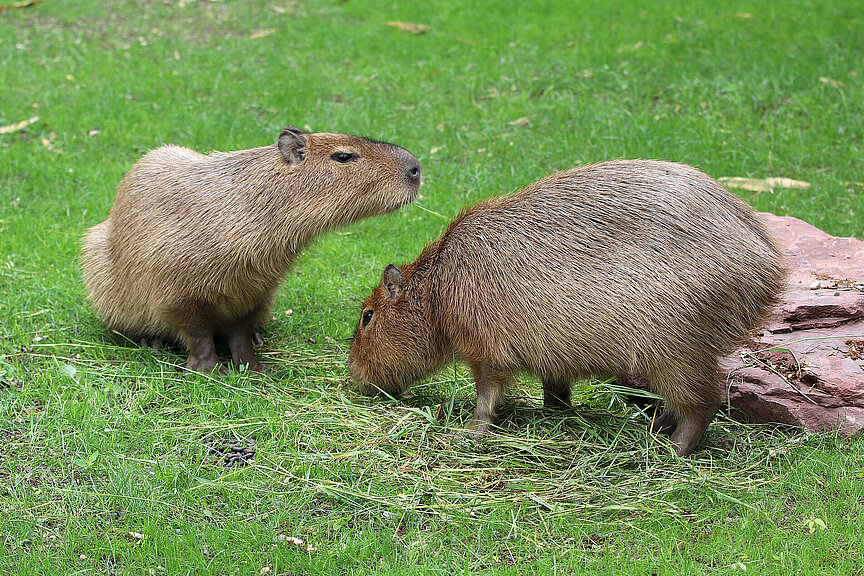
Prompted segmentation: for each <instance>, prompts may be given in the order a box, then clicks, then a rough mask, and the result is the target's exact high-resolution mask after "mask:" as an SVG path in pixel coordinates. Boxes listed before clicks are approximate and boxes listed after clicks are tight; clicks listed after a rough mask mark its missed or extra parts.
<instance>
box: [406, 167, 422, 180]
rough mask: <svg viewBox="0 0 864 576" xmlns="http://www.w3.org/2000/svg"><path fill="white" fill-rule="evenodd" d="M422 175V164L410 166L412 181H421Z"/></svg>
mask: <svg viewBox="0 0 864 576" xmlns="http://www.w3.org/2000/svg"><path fill="white" fill-rule="evenodd" d="M421 176H422V172H421V170H420V164H419V163H417V164H413V165H412V166H410V167H409V168H408V179H409V180H411V181H412V182H419V181H420V178H421Z"/></svg>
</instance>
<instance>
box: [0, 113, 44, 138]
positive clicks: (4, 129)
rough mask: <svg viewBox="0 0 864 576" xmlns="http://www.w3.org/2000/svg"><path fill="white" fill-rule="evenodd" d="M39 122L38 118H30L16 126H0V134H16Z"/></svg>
mask: <svg viewBox="0 0 864 576" xmlns="http://www.w3.org/2000/svg"><path fill="white" fill-rule="evenodd" d="M38 121H39V116H33V117H32V118H28V119H27V120H22V121H21V122H18V123H16V124H9V125H8V126H0V134H11V133H12V132H17V131H18V130H23V129H24V128H26V127H27V126H30V125H31V124H33V123H34V122H38Z"/></svg>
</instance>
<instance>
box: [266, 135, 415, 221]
mask: <svg viewBox="0 0 864 576" xmlns="http://www.w3.org/2000/svg"><path fill="white" fill-rule="evenodd" d="M277 146H278V148H279V151H280V152H281V154H282V157H283V158H284V159H285V161H286V162H287V163H288V165H289V167H290V169H291V171H292V173H293V174H295V175H296V176H297V180H296V183H297V184H299V185H300V186H302V187H303V188H304V193H306V194H310V196H311V198H310V200H311V201H310V203H309V204H310V210H315V209H318V208H320V209H322V210H332V211H334V212H336V213H341V214H342V216H341V217H340V218H339V219H340V220H344V221H345V222H351V221H354V220H357V219H360V218H366V217H368V216H374V215H376V214H385V213H387V212H392V211H393V210H396V209H397V208H400V207H402V206H405V205H406V204H410V203H411V202H413V201H414V200H415V199H416V198H417V191H418V190H419V189H420V184H421V183H422V173H421V170H420V161H419V160H417V158H416V157H414V155H413V154H411V153H410V152H409V151H408V150H405V149H404V148H401V147H400V146H396V145H395V144H390V143H387V142H378V141H376V140H370V139H368V138H363V137H361V136H353V135H350V134H331V133H328V132H303V131H302V130H300V129H299V128H295V127H294V126H286V127H285V128H284V129H283V130H282V133H281V134H280V135H279V141H278V142H277Z"/></svg>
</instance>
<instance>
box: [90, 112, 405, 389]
mask: <svg viewBox="0 0 864 576" xmlns="http://www.w3.org/2000/svg"><path fill="white" fill-rule="evenodd" d="M420 183H421V173H420V162H419V161H418V160H417V158H415V157H414V155H412V154H411V153H410V152H408V151H407V150H405V149H404V148H400V147H399V146H396V145H393V144H388V143H386V142H377V141H374V140H369V139H367V138H361V137H359V136H351V135H347V134H330V133H307V132H303V131H301V130H299V129H297V128H294V127H293V126H288V127H286V128H285V129H284V130H283V131H282V133H281V134H280V136H279V138H278V141H277V142H276V144H273V145H270V146H262V147H259V148H252V149H250V150H239V151H236V152H212V153H210V154H208V155H203V154H199V153H197V152H194V151H192V150H189V149H187V148H182V147H178V146H162V147H161V148H157V149H155V150H152V151H150V152H148V153H147V154H145V155H144V157H143V158H141V159H140V160H139V161H138V162H137V163H136V164H135V165H134V166H133V167H132V169H131V170H130V171H129V173H128V174H127V175H126V176H125V178H123V181H122V182H121V183H120V186H119V188H118V190H117V196H116V198H115V200H114V205H113V207H112V208H111V212H110V214H109V216H108V219H107V220H106V221H105V222H102V223H101V224H98V225H96V226H94V227H92V228H90V230H89V231H88V232H87V235H86V236H85V238H84V250H83V256H82V265H83V269H84V281H85V284H86V287H87V293H88V296H89V299H90V301H91V302H92V304H93V306H94V307H95V309H96V310H97V311H98V312H99V313H100V314H101V316H102V318H103V319H104V321H105V324H106V325H107V326H108V328H109V329H111V330H114V331H117V332H119V333H121V334H123V335H125V336H127V337H129V338H132V339H134V340H140V341H141V342H142V344H144V345H148V344H149V345H157V346H158V344H160V343H161V342H162V340H163V339H165V340H173V341H176V342H178V343H183V344H185V345H186V347H187V349H188V351H189V360H188V363H187V366H188V367H189V368H190V369H193V370H199V371H202V372H210V371H212V370H213V369H214V368H215V367H217V366H219V364H218V358H217V356H216V349H215V347H214V336H219V337H224V338H226V340H227V343H228V346H229V348H230V350H231V356H232V358H233V360H234V362H235V364H237V365H238V366H242V365H245V366H247V367H248V368H251V369H254V370H259V369H261V365H260V363H259V361H258V358H257V357H256V355H255V350H254V344H253V340H254V339H255V338H257V333H256V332H255V330H256V327H257V326H258V325H259V324H260V323H261V322H263V321H264V319H265V318H267V316H268V314H269V311H270V308H271V306H272V302H273V296H274V293H275V291H276V289H277V287H278V286H279V282H280V281H281V279H282V278H283V277H284V275H285V273H286V272H287V270H288V268H289V267H290V266H291V264H292V263H293V262H294V260H295V258H296V257H297V254H298V253H299V252H300V251H301V250H302V249H303V248H304V247H305V246H307V245H308V244H309V242H310V241H311V240H312V239H313V238H315V237H316V236H317V235H318V234H321V233H322V232H325V231H326V230H328V229H331V228H334V227H337V226H341V225H344V224H348V223H349V222H353V221H355V220H359V219H361V218H365V217H367V216H373V215H376V214H384V213H386V212H390V211H393V210H395V209H397V208H399V207H400V206H404V205H406V204H409V203H411V202H413V201H414V199H415V198H416V196H417V191H418V189H419V187H420ZM223 370H224V368H223Z"/></svg>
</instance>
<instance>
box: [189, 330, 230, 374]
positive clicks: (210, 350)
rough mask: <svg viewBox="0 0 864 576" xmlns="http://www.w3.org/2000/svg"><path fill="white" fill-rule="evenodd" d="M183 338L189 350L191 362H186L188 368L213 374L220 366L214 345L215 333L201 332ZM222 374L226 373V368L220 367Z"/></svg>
mask: <svg viewBox="0 0 864 576" xmlns="http://www.w3.org/2000/svg"><path fill="white" fill-rule="evenodd" d="M183 337H184V340H185V341H186V348H187V349H188V350H189V360H188V361H187V362H186V367H187V368H189V369H190V370H195V371H196V372H205V373H210V372H213V370H214V369H215V368H216V367H217V366H218V365H219V358H218V357H217V356H216V346H215V344H214V343H213V333H212V332H209V333H207V332H204V331H199V332H194V333H187V334H184V336H183ZM220 372H225V370H224V368H222V367H220Z"/></svg>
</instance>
